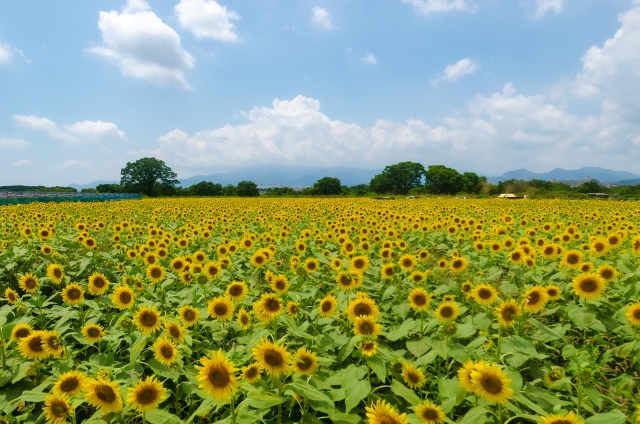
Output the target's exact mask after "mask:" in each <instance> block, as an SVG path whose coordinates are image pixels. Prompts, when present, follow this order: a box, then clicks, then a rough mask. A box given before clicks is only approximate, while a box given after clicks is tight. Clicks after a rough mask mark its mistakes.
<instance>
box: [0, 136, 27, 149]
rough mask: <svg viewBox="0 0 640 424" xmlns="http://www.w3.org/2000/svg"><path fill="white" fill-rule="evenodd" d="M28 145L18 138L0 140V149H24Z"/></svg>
mask: <svg viewBox="0 0 640 424" xmlns="http://www.w3.org/2000/svg"><path fill="white" fill-rule="evenodd" d="M28 145H29V143H27V142H26V141H24V140H22V139H19V138H0V149H16V150H18V149H24V148H25V147H27V146H28Z"/></svg>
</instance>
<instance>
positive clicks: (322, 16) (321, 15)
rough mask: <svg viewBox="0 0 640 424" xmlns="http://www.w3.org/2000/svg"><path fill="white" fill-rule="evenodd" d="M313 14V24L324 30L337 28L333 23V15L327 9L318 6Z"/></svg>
mask: <svg viewBox="0 0 640 424" xmlns="http://www.w3.org/2000/svg"><path fill="white" fill-rule="evenodd" d="M312 12H313V14H312V16H311V23H313V24H314V25H316V26H319V27H320V28H324V29H334V28H335V27H334V26H333V24H332V23H331V14H330V13H329V12H328V11H327V10H326V9H323V8H321V7H317V6H316V7H314V8H313V11H312Z"/></svg>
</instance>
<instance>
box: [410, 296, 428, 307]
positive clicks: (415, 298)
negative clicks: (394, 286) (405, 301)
mask: <svg viewBox="0 0 640 424" xmlns="http://www.w3.org/2000/svg"><path fill="white" fill-rule="evenodd" d="M413 303H415V304H416V305H418V306H423V305H424V304H426V303H427V298H426V297H425V296H424V295H422V294H416V295H414V296H413Z"/></svg>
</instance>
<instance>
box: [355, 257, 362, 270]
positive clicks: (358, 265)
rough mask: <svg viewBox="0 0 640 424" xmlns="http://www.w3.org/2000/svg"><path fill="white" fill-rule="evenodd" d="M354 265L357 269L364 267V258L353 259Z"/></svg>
mask: <svg viewBox="0 0 640 424" xmlns="http://www.w3.org/2000/svg"><path fill="white" fill-rule="evenodd" d="M353 267H354V268H356V269H360V268H364V261H363V260H362V259H356V260H355V261H353Z"/></svg>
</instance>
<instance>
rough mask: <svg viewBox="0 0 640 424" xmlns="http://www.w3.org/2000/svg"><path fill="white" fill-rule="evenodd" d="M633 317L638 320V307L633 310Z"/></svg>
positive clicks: (639, 310)
mask: <svg viewBox="0 0 640 424" xmlns="http://www.w3.org/2000/svg"><path fill="white" fill-rule="evenodd" d="M633 317H634V318H635V319H638V320H640V308H637V309H636V310H634V311H633Z"/></svg>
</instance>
